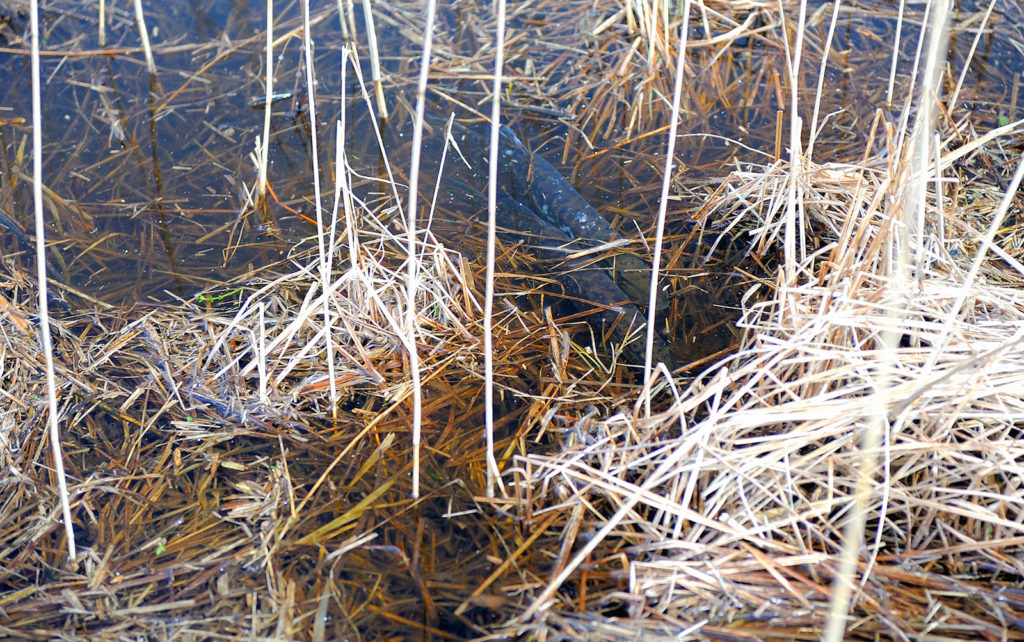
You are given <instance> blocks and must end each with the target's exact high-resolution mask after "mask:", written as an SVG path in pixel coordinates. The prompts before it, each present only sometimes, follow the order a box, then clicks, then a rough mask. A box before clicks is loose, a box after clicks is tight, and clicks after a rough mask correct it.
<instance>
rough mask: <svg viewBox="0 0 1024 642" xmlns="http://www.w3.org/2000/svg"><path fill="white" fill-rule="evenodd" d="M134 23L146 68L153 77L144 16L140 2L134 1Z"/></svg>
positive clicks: (153, 66) (151, 56)
mask: <svg viewBox="0 0 1024 642" xmlns="http://www.w3.org/2000/svg"><path fill="white" fill-rule="evenodd" d="M135 22H136V23H137V24H138V26H139V38H140V39H141V40H142V51H143V53H144V54H145V55H146V67H147V68H148V69H149V73H150V75H155V74H156V63H155V62H154V61H153V49H152V48H151V47H150V46H149V32H148V31H147V30H146V16H144V15H143V14H142V0H135Z"/></svg>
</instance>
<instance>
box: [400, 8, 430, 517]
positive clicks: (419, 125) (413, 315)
mask: <svg viewBox="0 0 1024 642" xmlns="http://www.w3.org/2000/svg"><path fill="white" fill-rule="evenodd" d="M436 15H437V2H436V0H427V7H426V23H425V25H424V27H423V54H422V56H421V58H420V73H419V77H418V79H417V81H416V118H415V122H414V124H413V134H412V156H411V158H410V159H409V199H408V201H407V203H406V232H407V234H408V236H407V247H406V251H407V261H408V263H407V265H406V300H405V306H406V309H405V333H406V335H405V337H404V341H405V344H406V350H407V352H408V354H409V369H410V372H411V377H412V496H413V499H418V498H419V496H420V432H421V431H422V429H423V390H422V384H421V382H420V360H419V352H418V350H417V348H416V335H417V334H418V332H417V327H418V325H419V320H418V309H417V306H416V291H417V283H416V281H417V279H418V278H419V275H418V267H419V266H418V262H419V253H418V252H417V251H416V227H417V223H416V218H417V217H416V198H417V190H418V189H419V176H420V152H421V151H422V148H423V118H424V116H423V114H424V110H425V108H426V101H427V78H428V77H429V76H430V49H431V45H432V44H433V38H434V20H435V17H436Z"/></svg>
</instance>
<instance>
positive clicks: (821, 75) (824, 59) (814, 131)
mask: <svg viewBox="0 0 1024 642" xmlns="http://www.w3.org/2000/svg"><path fill="white" fill-rule="evenodd" d="M842 4H843V2H842V0H835V2H834V3H833V5H832V20H831V21H829V23H828V35H827V36H826V37H825V49H824V51H823V53H822V55H821V68H820V69H819V70H818V90H817V91H816V92H815V93H814V113H813V114H812V115H811V127H810V130H809V131H808V133H807V137H808V141H807V159H808V160H810V159H811V158H813V155H814V141H815V140H816V139H817V138H818V114H819V113H820V112H821V92H822V90H823V89H824V88H825V71H826V70H827V69H828V55H829V54H830V53H831V52H832V37H833V36H834V35H835V33H836V23H837V22H838V20H839V7H840V5H842Z"/></svg>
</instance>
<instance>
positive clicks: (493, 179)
mask: <svg viewBox="0 0 1024 642" xmlns="http://www.w3.org/2000/svg"><path fill="white" fill-rule="evenodd" d="M497 14H498V24H497V27H496V28H495V33H494V84H493V86H492V89H491V92H492V94H491V140H490V148H489V150H488V160H487V259H486V260H487V263H486V265H485V276H484V279H485V286H484V287H485V290H484V319H483V326H484V425H485V428H484V429H485V433H486V436H485V439H486V442H487V496H488V497H494V486H495V482H496V481H497V483H498V485H499V486H500V485H501V471H500V470H498V460H497V459H496V458H495V457H494V337H493V332H494V327H493V325H494V264H495V261H496V258H495V246H496V245H497V218H498V215H497V211H498V138H499V135H500V133H501V78H502V72H503V70H504V68H505V0H498V2H497ZM502 494H504V487H502Z"/></svg>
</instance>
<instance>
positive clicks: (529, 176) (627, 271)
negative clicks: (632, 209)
mask: <svg viewBox="0 0 1024 642" xmlns="http://www.w3.org/2000/svg"><path fill="white" fill-rule="evenodd" d="M456 129H457V131H458V132H459V133H460V134H461V138H462V141H463V142H465V143H467V144H468V145H469V146H470V148H473V149H486V145H482V144H481V136H480V135H477V134H474V133H473V132H472V131H471V130H470V129H469V128H468V127H465V126H462V125H460V124H458V123H456ZM481 166H482V167H486V160H484V161H483V162H482V164H481ZM498 173H499V174H498V184H499V186H500V189H501V191H502V192H503V193H504V194H505V195H507V196H509V197H510V198H512V199H513V200H515V201H517V202H519V203H521V204H523V205H525V206H526V207H527V209H529V210H530V211H532V212H533V213H534V214H535V215H536V216H537V217H538V218H540V219H541V220H543V221H544V222H546V223H549V224H551V225H553V226H554V227H556V228H558V229H559V230H561V231H562V232H564V233H565V234H566V235H567V236H568V237H569V238H570V239H573V240H578V241H580V242H582V243H596V244H605V243H611V242H613V241H615V240H617V239H619V235H618V234H617V233H616V232H615V230H614V229H612V226H611V224H610V223H609V222H608V220H607V219H605V218H604V217H603V216H601V214H600V213H599V212H598V211H597V210H596V209H595V208H594V206H593V205H591V204H590V203H589V202H587V200H586V199H585V198H583V197H582V196H580V193H579V192H577V191H576V190H575V189H574V188H573V186H572V185H570V184H569V181H567V180H566V179H565V178H564V177H563V176H562V174H561V173H560V172H559V171H558V170H557V169H555V168H554V166H552V165H551V163H549V162H548V161H547V160H545V159H544V157H543V156H541V155H540V154H535V153H533V152H531V151H530V150H529V149H527V148H526V146H525V145H524V144H523V143H522V141H520V140H519V138H518V137H517V136H516V135H515V133H514V132H513V131H512V130H511V129H509V128H508V127H506V126H504V125H502V127H501V140H500V149H499V167H498ZM477 178H478V179H479V180H484V179H483V178H482V176H479V175H478V176H477ZM602 266H603V267H605V268H606V269H608V270H609V271H610V273H611V275H612V278H613V280H614V281H615V282H616V283H617V284H618V285H619V287H620V288H621V289H622V291H623V292H625V293H626V294H627V295H628V296H629V299H630V300H632V301H633V302H634V303H638V304H640V305H647V302H648V300H649V296H650V291H651V290H650V284H651V266H650V264H648V263H646V262H644V261H643V260H642V259H640V258H638V257H636V256H633V255H632V254H620V255H618V256H616V257H614V259H611V260H609V261H604V262H602ZM655 301H656V303H655V306H656V308H657V310H659V311H663V310H666V309H668V305H669V300H668V296H667V295H666V294H665V293H664V292H658V295H657V297H656V298H655Z"/></svg>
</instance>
